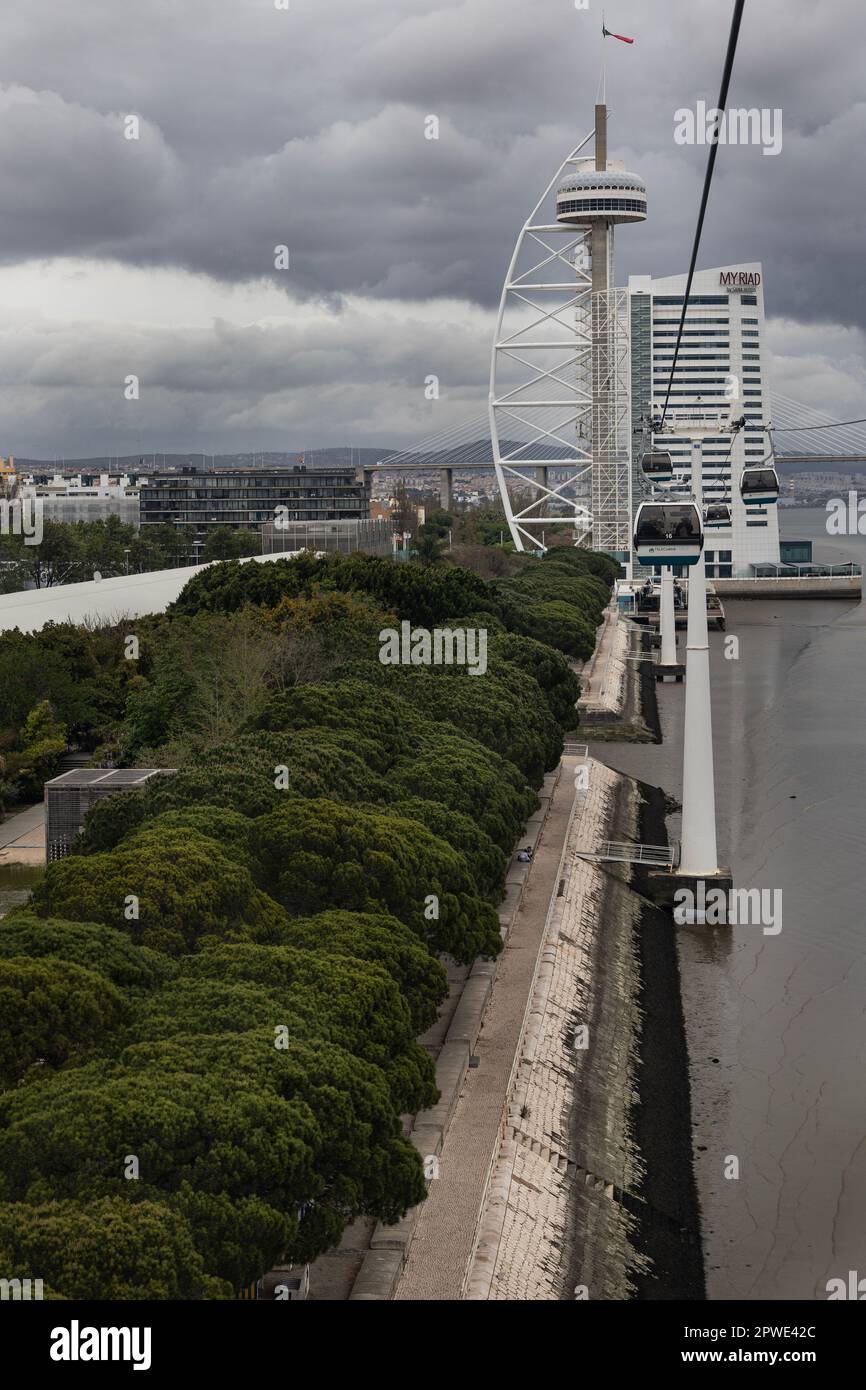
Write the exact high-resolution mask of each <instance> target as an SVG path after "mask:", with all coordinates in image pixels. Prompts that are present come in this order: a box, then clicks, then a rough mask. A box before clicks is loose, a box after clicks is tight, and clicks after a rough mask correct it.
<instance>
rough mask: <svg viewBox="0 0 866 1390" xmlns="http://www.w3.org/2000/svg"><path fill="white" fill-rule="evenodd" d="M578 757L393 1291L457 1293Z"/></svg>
mask: <svg viewBox="0 0 866 1390" xmlns="http://www.w3.org/2000/svg"><path fill="white" fill-rule="evenodd" d="M574 766H575V759H573V758H566V759H564V760H563V768H562V776H561V777H560V779H559V782H558V784H557V787H556V790H555V792H554V796H553V800H552V802H551V806H550V812H549V815H548V818H547V820H546V822H545V825H544V828H543V830H542V832H541V836H540V839H539V842H538V847H537V849H536V852H535V856H534V859H533V864H532V872H531V874H530V876H529V879H528V882H527V885H526V888H525V891H524V895H523V899H522V902H521V905H520V907H519V909H518V912H517V916H516V918H515V921H514V926H513V928H512V930H511V934H510V936H509V938H508V941H507V943H506V945H505V947H504V950H503V953H502V956H501V957H500V959H499V964H498V969H497V973H496V980H495V983H494V986H493V992H492V995H491V998H490V1002H489V1004H488V1007H487V1012H486V1015H485V1018H484V1025H483V1028H482V1030H481V1033H480V1035H479V1037H478V1042H477V1044H476V1048H475V1055H476V1057H477V1059H478V1065H477V1067H471V1068H470V1069H469V1071H468V1072H467V1073H466V1078H465V1081H464V1084H463V1089H462V1092H461V1095H460V1099H459V1100H458V1102H457V1107H456V1109H455V1112H454V1115H453V1118H452V1120H451V1123H450V1125H449V1127H448V1132H447V1136H446V1139H445V1144H444V1147H443V1150H442V1154H441V1158H440V1169H439V1177H438V1179H435V1180H433V1181H431V1182H430V1184H429V1188H428V1196H427V1200H426V1202H425V1203H424V1204H423V1206H422V1207H421V1210H420V1212H419V1215H418V1220H417V1224H416V1227H415V1232H414V1236H413V1239H412V1243H411V1245H410V1247H409V1255H408V1259H407V1262H406V1265H405V1268H404V1270H403V1273H402V1276H401V1278H400V1281H399V1284H398V1286H397V1290H396V1293H395V1297H396V1298H398V1299H425V1300H426V1299H431V1300H447V1299H459V1298H460V1297H461V1293H462V1291H463V1284H464V1279H465V1276H466V1273H467V1270H468V1268H469V1263H470V1260H471V1258H472V1252H473V1248H474V1244H475V1236H476V1230H477V1224H478V1219H479V1215H480V1212H481V1207H482V1202H483V1198H484V1192H485V1187H486V1184H487V1179H488V1175H489V1173H490V1171H491V1167H492V1164H493V1161H494V1159H495V1156H496V1153H497V1152H498V1148H499V1140H500V1136H501V1133H502V1121H503V1115H504V1113H505V1105H506V1098H507V1093H508V1085H509V1080H510V1078H511V1073H512V1068H513V1065H514V1060H515V1053H516V1049H517V1044H518V1040H519V1037H520V1032H521V1027H522V1024H523V1019H524V1015H525V1012H526V1005H527V1000H528V998H529V994H530V990H531V987H532V981H533V977H534V973H535V967H536V963H537V960H538V953H539V949H540V947H541V943H542V940H543V938H544V930H545V922H546V920H547V913H548V908H549V905H550V901H551V897H552V896H553V895H555V893H556V889H557V883H558V872H559V864H560V858H561V855H562V848H563V844H564V841H565V835H566V831H567V828H568V823H569V817H570V814H571V809H572V805H573V803H574Z"/></svg>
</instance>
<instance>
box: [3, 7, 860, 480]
mask: <svg viewBox="0 0 866 1390" xmlns="http://www.w3.org/2000/svg"><path fill="white" fill-rule="evenodd" d="M608 10H609V11H610V12H609V13H608V14H607V20H608V23H609V24H610V23H612V22H615V23H616V25H617V27H618V28H621V29H622V30H623V31H624V32H626V33H629V34H633V35H634V37H635V43H634V45H633V46H630V47H628V48H626V47H625V46H624V45H618V44H611V45H609V49H610V51H608V53H607V55H606V56H607V97H608V102H609V105H610V107H611V121H610V132H609V140H610V153H611V156H612V157H613V158H616V159H621V160H623V161H624V162H625V163H626V165H627V166H629V167H633V168H636V169H638V170H639V171H640V172H641V174H642V175H643V176H644V177H645V178H646V181H647V186H648V188H649V189H650V190H651V196H650V202H649V212H648V218H647V222H646V225H645V226H642V227H639V228H634V229H629V230H628V231H627V232H624V233H623V235H622V236H621V238H620V239H619V240H618V243H617V265H616V273H615V279H616V282H617V283H618V284H625V283H626V282H627V278H628V275H629V274H630V273H637V272H640V273H650V274H652V275H653V276H654V277H660V276H665V275H670V274H674V273H678V272H680V271H681V270H682V268H683V264H684V263H685V261H686V259H687V255H688V249H689V246H690V244H691V237H692V233H693V230H694V223H695V218H696V213H697V206H698V199H699V193H700V185H701V179H702V176H703V169H704V165H705V160H706V146H705V145H701V144H695V145H694V146H691V145H688V144H681V143H678V142H677V141H676V139H675V136H674V130H675V116H676V112H677V111H678V110H681V109H683V108H698V103H700V102H701V101H704V102H705V103H709V104H710V105H712V103H713V102H714V100H715V91H714V88H715V87H716V85H717V82H718V53H719V47H720V45H721V44H722V43H723V42H724V39H725V35H726V32H727V14H726V13H723V12H720V11H719V8H718V6H717V5H715V4H713V3H711V2H710V0H666V3H664V4H661V3H652V4H647V3H645V0H619V3H617V4H615V5H614V7H613V9H612V10H611V9H610V6H608ZM614 12H615V14H614ZM600 27H601V9H600V7H595V6H591V7H590V8H589V9H587V10H577V9H575V8H573V7H570V6H568V5H567V4H564V3H562V0H531V3H530V0H466V3H465V4H462V5H459V6H454V5H453V4H450V3H448V4H446V3H445V0H424V2H423V3H422V0H366V3H365V4H364V6H363V7H362V8H359V7H358V6H357V4H356V3H354V0H330V3H329V4H328V5H327V6H325V5H322V4H321V3H320V0H315V3H314V0H293V3H292V6H291V8H290V10H288V11H282V10H280V11H278V10H276V8H275V7H271V6H268V5H263V4H260V3H254V2H253V0H241V3H238V0H232V2H231V3H229V0H212V3H209V4H208V5H207V6H203V7H199V6H196V5H192V6H170V5H166V4H162V3H159V0H145V3H143V4H141V5H139V6H136V7H135V8H134V9H133V10H129V9H128V8H126V7H122V8H118V7H117V6H116V5H113V4H111V3H110V0H82V3H81V4H79V5H78V6H76V7H75V10H74V12H72V11H69V10H67V9H65V8H62V9H61V8H58V7H57V6H56V5H55V4H53V3H51V0H34V3H32V4H31V5H30V6H28V7H27V9H26V11H18V12H12V11H9V12H7V13H6V14H4V15H2V16H0V108H2V111H3V121H2V124H0V299H2V303H3V305H4V315H3V324H2V327H0V374H2V382H3V389H2V392H0V445H2V448H0V452H2V453H3V454H4V455H6V454H10V453H11V454H15V455H18V456H23V457H30V458H42V459H50V458H52V457H53V456H54V455H55V454H57V455H65V456H67V457H69V458H76V457H87V458H96V457H105V456H108V455H118V454H120V455H127V456H135V455H142V454H152V453H153V452H157V453H162V452H166V453H201V452H206V453H208V454H211V453H216V454H220V453H223V454H230V453H237V452H247V453H249V452H252V451H255V452H261V451H264V452H285V451H292V450H296V449H297V448H299V447H303V445H301V444H299V441H305V443H306V447H308V448H309V447H316V448H319V447H323V446H340V445H343V444H344V443H345V441H347V440H353V441H354V442H355V443H356V444H357V445H362V446H363V445H368V446H386V447H389V448H398V447H406V446H408V445H411V444H412V443H413V442H414V441H415V440H418V439H420V438H422V437H425V436H429V435H431V434H433V433H435V432H437V431H439V430H441V429H445V428H446V427H448V426H450V425H452V424H453V423H455V422H459V421H461V420H464V419H469V418H471V417H474V416H476V415H478V414H479V412H480V411H483V409H484V405H485V401H486V394H487V372H488V353H489V345H490V338H491V334H492V331H493V324H494V318H495V305H496V300H497V298H498V293H499V288H500V284H501V280H502V277H503V275H504V272H505V268H506V265H507V262H508V258H509V255H510V252H511V248H512V245H513V242H514V239H515V237H516V235H517V232H518V230H519V227H520V225H521V223H522V221H523V220H524V218H525V216H526V214H527V213H528V211H529V209H530V207H531V206H532V203H533V201H534V199H535V198H536V197H537V196H538V194H539V193H540V191H541V188H542V187H543V185H544V183H545V181H546V179H547V178H548V177H550V176H551V175H552V174H553V172H554V170H555V168H556V166H557V164H558V162H559V161H560V159H561V158H562V156H563V153H564V152H565V151H566V149H567V148H568V147H570V146H571V145H573V144H574V143H575V141H576V139H578V138H580V137H581V136H582V135H584V134H585V133H586V132H587V131H588V130H589V128H590V126H591V123H592V103H593V101H594V98H595V93H596V89H597V84H598V75H599V62H600V54H601V36H600ZM864 37H866V20H864V16H863V12H862V7H861V6H859V5H858V4H856V3H855V0H832V3H830V4H827V5H823V6H820V7H819V6H814V7H808V8H806V9H798V13H797V14H796V17H795V19H794V20H792V16H791V7H790V5H789V4H786V3H785V2H784V0H765V2H764V3H762V4H761V5H760V6H757V5H756V6H752V7H748V8H747V12H746V18H745V21H744V25H743V32H742V36H741V40H740V50H739V56H738V65H737V72H736V74H735V81H734V86H733V88H732V93H731V101H732V103H733V104H735V105H736V106H738V107H747V108H758V109H759V110H770V111H776V110H779V111H781V112H782V117H783V133H784V139H783V142H782V145H781V148H780V150H779V152H778V154H777V155H776V156H775V157H773V158H769V159H768V158H765V157H764V153H763V150H762V149H761V148H760V146H759V145H757V144H756V145H754V146H751V145H725V146H724V147H723V148H721V149H720V151H719V159H718V165H717V172H716V181H715V185H714V189H713V194H712V198H711V202H710V208H709V214H708V218H707V224H706V228H705V232H704V239H703V246H702V252H701V257H700V265H701V266H703V267H706V266H711V265H717V264H735V263H739V262H749V261H761V262H762V263H763V265H764V268H765V285H764V289H765V293H766V298H765V306H766V312H767V331H766V345H765V347H766V353H767V360H768V365H769V369H770V376H771V379H772V381H773V384H774V387H775V388H776V389H778V390H779V391H781V392H783V393H784V394H786V395H788V396H791V397H794V398H796V399H797V400H800V401H802V402H803V403H804V404H806V405H809V406H813V407H816V408H818V409H821V410H824V411H826V412H828V413H829V414H830V415H831V416H835V417H837V418H847V417H849V416H851V415H859V414H862V413H866V412H864V411H863V410H862V400H863V395H864V386H866V369H864V365H863V363H864V360H866V353H864V348H866V333H864V326H866V306H864V289H863V286H862V283H861V275H860V260H861V249H860V239H861V237H860V209H859V199H860V196H861V195H860V189H859V186H858V180H857V179H856V178H853V177H851V170H852V169H855V168H857V167H858V160H859V151H860V148H861V147H862V141H863V136H864V134H866V104H864V103H863V102H862V101H860V100H859V99H858V93H859V85H860V71H859V69H860V54H861V52H862V47H863V39H864ZM613 50H615V51H613ZM433 116H435V118H436V122H437V123H438V124H437V126H436V127H435V128H433V127H431V124H430V118H431V117H433ZM130 117H136V118H137V122H138V128H137V129H135V128H133V127H132V126H131V125H130ZM433 129H435V133H436V134H437V135H438V138H434V139H431V138H427V137H428V136H429V135H430V133H431V131H432V130H433ZM130 133H132V134H137V136H138V138H137V139H128V138H127V135H128V134H130ZM819 226H820V231H819ZM282 246H285V247H287V248H288V260H289V267H288V269H277V268H275V260H276V261H277V262H279V254H278V252H277V248H279V247H282ZM131 376H134V377H137V378H138V390H139V399H138V400H134V399H132V400H128V399H125V398H124V390H125V382H126V380H127V378H129V377H131ZM431 376H435V377H437V378H438V386H439V397H438V399H433V400H429V399H426V398H425V382H426V381H427V379H428V378H429V377H431Z"/></svg>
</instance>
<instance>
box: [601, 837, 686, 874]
mask: <svg viewBox="0 0 866 1390" xmlns="http://www.w3.org/2000/svg"><path fill="white" fill-rule="evenodd" d="M575 854H577V855H578V856H579V858H581V859H594V860H596V861H599V862H603V863H609V864H645V865H647V866H648V867H649V868H652V869H675V868H676V866H677V864H678V863H679V846H678V845H676V844H672V845H635V844H631V843H630V842H629V841H628V840H603V841H602V842H601V844H600V845H599V846H598V848H597V849H576V850H575Z"/></svg>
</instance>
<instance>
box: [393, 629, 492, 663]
mask: <svg viewBox="0 0 866 1390" xmlns="http://www.w3.org/2000/svg"><path fill="white" fill-rule="evenodd" d="M379 643H380V646H379V660H380V661H381V663H382V665H383V666H465V667H466V670H467V673H468V674H469V675H470V676H483V675H484V673H485V671H486V670H487V629H486V627H479V628H474V627H454V628H451V627H434V628H433V629H432V631H431V630H430V629H429V628H426V627H413V626H412V624H411V623H410V622H407V621H406V620H405V619H404V620H403V622H402V623H401V624H400V631H399V632H398V631H397V629H396V628H394V627H383V628H382V631H381V632H380V633H379Z"/></svg>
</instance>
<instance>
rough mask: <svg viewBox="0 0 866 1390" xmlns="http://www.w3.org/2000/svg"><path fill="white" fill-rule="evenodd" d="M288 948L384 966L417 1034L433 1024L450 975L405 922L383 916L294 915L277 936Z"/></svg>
mask: <svg viewBox="0 0 866 1390" xmlns="http://www.w3.org/2000/svg"><path fill="white" fill-rule="evenodd" d="M281 940H282V941H284V942H285V943H286V945H288V946H298V947H302V948H303V949H304V950H305V951H311V952H315V953H317V954H324V955H329V954H333V955H339V956H354V957H356V958H357V959H358V960H370V961H375V962H376V963H377V964H378V965H381V966H383V967H384V968H385V969H386V970H387V971H388V973H389V974H390V975H391V978H392V979H393V980H395V981H396V983H397V985H398V986H399V988H400V990H401V992H402V994H403V997H404V998H405V1000H406V1003H407V1004H408V1005H409V1011H410V1014H411V1018H412V1032H413V1035H415V1036H417V1035H418V1034H420V1033H424V1032H426V1030H427V1029H428V1028H429V1027H430V1026H431V1024H433V1023H434V1022H435V1021H436V1017H437V1013H438V1009H439V1005H440V1004H442V1003H443V1002H444V1000H445V998H446V997H447V994H448V977H447V975H446V974H445V970H444V969H443V967H442V966H441V965H440V964H439V961H438V960H436V958H435V957H434V956H431V954H430V952H429V951H428V950H427V948H426V947H425V946H424V944H423V943H422V942H421V941H419V940H418V937H417V936H416V934H415V933H414V932H413V931H412V930H411V928H410V927H407V926H406V925H405V923H403V922H400V921H398V919H397V918H396V917H392V916H390V915H389V914H388V913H385V912H375V913H374V912H345V911H340V910H338V909H336V910H331V911H328V912H319V913H317V914H316V916H315V917H293V918H291V920H290V921H289V923H288V925H287V926H286V927H285V928H284V929H283V931H282V932H281Z"/></svg>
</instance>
